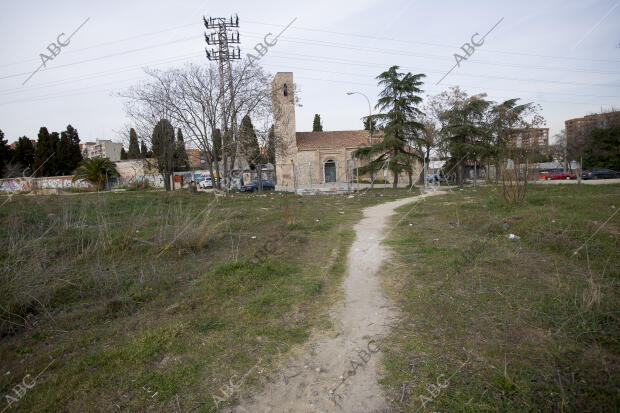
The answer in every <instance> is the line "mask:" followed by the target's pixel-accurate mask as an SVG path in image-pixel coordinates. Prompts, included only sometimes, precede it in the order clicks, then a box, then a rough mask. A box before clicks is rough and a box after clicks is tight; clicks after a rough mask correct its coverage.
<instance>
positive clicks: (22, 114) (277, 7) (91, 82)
mask: <svg viewBox="0 0 620 413" xmlns="http://www.w3.org/2000/svg"><path fill="white" fill-rule="evenodd" d="M235 13H236V14H238V16H239V20H240V26H241V27H240V34H241V48H242V55H243V56H245V55H246V54H248V53H252V54H256V53H255V51H254V47H255V45H256V44H257V43H259V42H262V41H263V38H264V36H265V35H266V34H268V33H273V34H275V33H278V32H280V31H281V30H282V29H283V28H284V27H285V26H287V25H288V24H289V23H291V22H292V24H291V26H290V27H289V28H288V29H287V30H286V31H285V32H284V34H282V36H281V37H280V38H279V40H278V42H277V44H276V45H274V46H273V47H270V48H269V50H268V52H267V54H266V55H264V56H263V57H262V59H261V60H260V62H259V63H260V64H261V65H263V67H264V69H265V70H266V71H267V72H269V73H272V74H275V73H276V72H293V74H294V81H295V83H296V84H297V87H298V89H299V98H300V100H301V106H300V107H298V108H297V111H296V123H297V130H298V131H309V130H311V128H312V119H313V117H314V114H315V113H319V114H320V115H321V118H322V121H323V129H324V130H353V129H361V128H362V123H361V120H360V119H361V117H362V116H365V115H367V113H368V103H367V102H366V100H365V99H364V97H363V96H361V95H359V94H354V95H347V92H360V93H363V94H365V95H367V96H368V97H369V98H370V100H371V103H372V105H373V106H374V105H375V103H376V100H377V95H378V92H379V90H380V89H379V87H378V86H377V82H376V79H375V78H376V76H377V75H378V74H379V73H381V72H383V71H385V70H387V69H388V68H389V67H390V66H392V65H398V66H399V67H400V70H401V71H403V72H411V73H414V74H416V73H423V74H425V75H426V77H425V78H424V82H425V83H424V85H423V86H422V89H423V90H424V93H423V97H427V96H432V95H435V94H438V93H440V92H442V91H444V90H446V89H448V88H449V87H451V86H459V87H461V89H463V90H465V91H467V92H468V93H470V94H477V93H487V94H488V98H489V99H491V100H493V101H496V102H499V101H503V100H506V99H510V98H520V99H522V102H523V103H525V102H534V103H537V104H540V105H541V106H542V115H543V116H544V118H545V120H546V127H548V128H550V136H553V135H554V134H556V133H558V132H560V130H561V129H562V128H563V127H564V121H565V120H567V119H572V118H576V117H582V116H584V115H586V114H590V113H595V112H600V111H601V110H609V109H611V108H614V107H615V108H620V65H619V63H620V0H574V1H558V0H538V1H530V0H522V1H510V2H507V1H502V2H498V1H475V0H472V1H467V2H463V1H451V0H443V1H437V0H418V1H407V0H389V1H378V0H352V1H349V0H340V1H333V0H313V1H307V2H303V1H299V2H295V1H287V2H283V1H248V0H243V1H235V2H215V1H194V0H185V1H182V2H181V1H174V2H173V1H157V0H149V1H146V0H135V1H128V0H125V1H116V0H109V1H105V2H101V1H90V0H80V1H77V0H71V1H70V0H66V1H62V0H60V1H53V2H51V1H28V0H22V1H19V2H16V1H8V0H0V39H1V40H0V56H1V59H0V129H1V130H2V131H4V133H5V138H6V139H8V140H9V142H13V141H15V140H17V138H19V137H20V136H24V135H25V136H28V137H29V138H31V139H36V135H37V133H38V130H39V128H40V127H41V126H46V127H47V128H48V129H49V130H50V131H61V130H64V129H65V127H66V126H67V125H68V124H71V125H73V126H74V127H75V128H77V129H78V131H79V134H80V138H81V140H82V141H93V140H95V139H112V140H116V141H125V140H126V139H125V136H126V135H127V134H128V125H129V120H128V119H127V117H126V116H125V113H124V111H123V99H122V98H121V97H119V96H118V94H119V93H120V92H122V91H123V90H126V89H127V88H129V87H130V86H132V85H135V84H136V83H138V82H139V81H140V80H144V79H146V75H145V74H144V68H147V67H149V68H154V69H161V70H164V69H167V68H171V67H180V66H183V65H184V64H186V63H197V64H208V61H207V59H206V57H205V53H204V49H205V46H206V45H205V42H204V38H203V32H204V26H203V25H202V16H214V17H217V16H230V15H231V14H235ZM76 29H77V32H75V34H74V35H73V36H72V37H71V38H70V40H69V42H68V43H67V38H68V37H69V35H71V33H73V32H74V31H75V30H76ZM491 29H492V30H491ZM490 30H491V31H490ZM489 31H490V32H489ZM487 32H489V33H488V34H487V35H486V37H484V43H483V44H481V45H480V46H478V47H475V49H474V51H473V53H472V54H471V56H469V57H468V58H467V59H466V60H462V61H460V62H459V65H458V66H457V67H455V68H454V69H453V70H452V71H451V72H450V73H449V74H448V75H447V76H446V77H445V78H444V79H443V80H441V79H442V78H443V77H444V75H446V73H447V72H448V71H450V69H451V68H452V67H453V66H455V64H456V61H455V57H454V55H455V54H460V55H464V53H463V51H462V50H461V49H460V47H461V46H462V45H463V44H464V43H471V42H472V41H471V39H472V36H473V40H475V41H476V42H477V43H478V44H479V43H480V39H481V37H482V36H484V35H485V34H486V33H487ZM61 33H64V34H61ZM476 33H477V35H476ZM59 35H60V36H59ZM58 40H60V41H61V42H63V44H66V46H63V47H62V48H60V49H59V51H58V50H56V53H57V54H56V56H53V59H50V60H48V61H46V62H45V63H46V64H45V67H43V68H42V69H41V70H39V71H38V72H36V73H35V74H34V75H32V77H31V78H30V79H28V77H29V76H30V75H31V74H32V72H34V71H35V69H37V68H38V67H39V66H40V65H41V63H42V61H41V58H40V54H46V55H48V56H52V54H51V53H50V52H49V51H48V50H47V47H48V45H49V44H50V43H52V42H54V43H55V42H57V41H58ZM52 49H54V47H52ZM470 52H471V49H470ZM440 80H441V82H440V83H439V84H438V85H437V82H439V81H440ZM24 81H26V82H25V84H24ZM373 111H374V109H373ZM552 140H553V139H552Z"/></svg>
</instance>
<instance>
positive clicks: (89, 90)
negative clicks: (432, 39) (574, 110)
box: [0, 68, 616, 106]
mask: <svg viewBox="0 0 620 413" xmlns="http://www.w3.org/2000/svg"><path fill="white" fill-rule="evenodd" d="M303 70H314V69H309V68H308V69H303ZM316 71H321V70H316ZM343 74H344V73H343ZM347 75H351V74H350V73H347ZM296 78H298V79H306V80H314V81H321V82H330V83H340V84H353V85H358V86H365V87H376V86H377V85H376V84H374V83H362V82H351V81H346V80H335V79H321V78H314V77H306V76H296ZM137 79H140V78H130V79H122V80H118V81H114V82H109V83H103V84H101V85H105V84H113V83H120V82H126V81H131V80H137ZM94 86H100V85H94ZM92 87H93V86H89V87H84V88H78V89H73V90H71V91H64V92H61V94H60V95H55V94H50V95H43V96H36V97H33V98H28V99H21V100H15V101H9V102H4V103H0V106H4V105H7V104H13V103H28V102H36V101H41V100H49V99H55V98H61V97H70V96H76V95H80V94H90V93H95V92H111V91H112V89H104V90H100V91H92ZM463 87H467V88H474V89H480V90H482V91H483V92H484V91H485V90H486V89H489V90H493V89H492V88H487V87H485V86H474V85H464V86H463ZM85 89H86V90H87V91H86V92H82V93H76V92H79V91H81V90H85ZM443 90H445V88H428V89H427V90H425V92H426V94H430V93H438V92H440V91H443ZM495 90H504V91H511V90H510V89H495ZM67 93H69V94H67ZM530 93H538V92H537V91H533V92H530ZM547 93H548V94H554V93H553V92H547ZM576 96H580V95H576ZM594 97H598V96H594ZM612 98H616V97H612ZM489 99H492V97H489ZM502 99H503V98H502ZM522 99H523V100H530V99H525V98H522ZM498 100H501V99H498ZM531 100H533V101H536V102H537V103H562V104H581V105H594V103H591V102H566V101H555V100H546V99H540V98H536V99H531ZM596 105H601V103H596ZM602 105H606V104H602Z"/></svg>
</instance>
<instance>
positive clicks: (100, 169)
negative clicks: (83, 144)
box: [72, 156, 118, 190]
mask: <svg viewBox="0 0 620 413" xmlns="http://www.w3.org/2000/svg"><path fill="white" fill-rule="evenodd" d="M111 176H118V171H117V170H116V165H115V164H114V162H112V161H111V160H110V159H108V158H102V157H100V156H97V157H94V158H86V159H83V160H82V161H81V162H80V166H79V168H77V169H76V170H75V172H73V179H72V181H73V182H75V181H77V180H78V179H83V180H85V181H87V182H90V183H91V184H93V185H95V186H96V187H97V190H100V189H103V187H104V183H105V181H106V178H108V177H111Z"/></svg>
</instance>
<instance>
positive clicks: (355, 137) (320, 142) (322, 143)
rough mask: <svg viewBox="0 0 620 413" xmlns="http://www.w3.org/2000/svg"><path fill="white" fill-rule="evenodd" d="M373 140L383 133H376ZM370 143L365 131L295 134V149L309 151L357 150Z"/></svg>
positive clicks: (381, 136) (380, 136) (379, 137)
mask: <svg viewBox="0 0 620 413" xmlns="http://www.w3.org/2000/svg"><path fill="white" fill-rule="evenodd" d="M372 138H373V140H374V139H381V138H383V132H380V131H376V132H374V133H373V135H372ZM369 143H370V140H369V134H368V131H367V130H343V131H325V132H297V149H298V150H301V151H303V150H310V149H319V148H343V147H344V148H357V147H359V146H368V145H369Z"/></svg>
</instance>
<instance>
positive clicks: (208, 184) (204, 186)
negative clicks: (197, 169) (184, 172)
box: [198, 178, 213, 189]
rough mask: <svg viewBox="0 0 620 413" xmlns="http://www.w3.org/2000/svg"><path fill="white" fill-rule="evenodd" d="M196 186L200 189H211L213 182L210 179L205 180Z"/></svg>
mask: <svg viewBox="0 0 620 413" xmlns="http://www.w3.org/2000/svg"><path fill="white" fill-rule="evenodd" d="M198 186H199V187H200V188H201V189H207V188H213V181H212V180H211V178H205V179H203V180H202V181H200V182H199V183H198Z"/></svg>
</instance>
